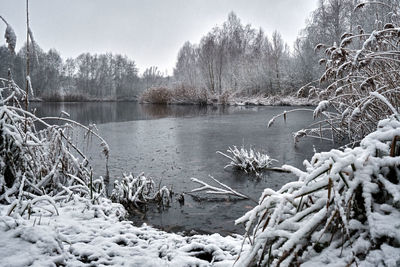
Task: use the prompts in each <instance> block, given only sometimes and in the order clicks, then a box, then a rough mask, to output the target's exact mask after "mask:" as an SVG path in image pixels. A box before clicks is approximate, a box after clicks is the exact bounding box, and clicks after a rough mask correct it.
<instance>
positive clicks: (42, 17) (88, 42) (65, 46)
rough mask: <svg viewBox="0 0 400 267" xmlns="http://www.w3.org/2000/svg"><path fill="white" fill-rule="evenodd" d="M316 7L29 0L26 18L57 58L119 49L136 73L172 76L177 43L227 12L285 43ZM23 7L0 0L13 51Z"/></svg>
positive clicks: (311, 0) (227, 0)
mask: <svg viewBox="0 0 400 267" xmlns="http://www.w3.org/2000/svg"><path fill="white" fill-rule="evenodd" d="M316 6H317V0H141V1H138V0H31V1H30V21H31V29H32V31H33V33H34V36H35V39H36V41H37V43H38V44H39V45H40V46H41V47H42V48H43V49H44V50H45V51H47V50H48V49H50V48H56V49H57V50H58V51H59V52H60V53H61V55H62V57H63V58H67V57H76V56H78V55H79V54H81V53H83V52H91V53H105V52H113V53H120V54H124V55H127V56H128V57H130V58H132V59H134V60H135V62H136V64H137V66H138V67H139V69H140V72H143V71H144V69H145V68H147V67H150V66H153V65H154V66H158V67H159V69H160V70H161V71H165V70H168V73H169V74H172V70H173V67H174V65H175V62H176V57H177V53H178V51H179V48H180V47H181V46H182V45H183V43H184V42H185V41H190V42H192V43H198V42H199V41H200V39H201V37H202V36H203V35H204V34H206V33H207V32H208V31H209V30H210V29H211V28H212V27H214V26H216V25H221V24H222V23H223V22H224V21H225V20H226V19H227V16H228V13H229V12H230V11H234V12H235V13H236V14H237V15H238V17H239V18H240V19H241V21H242V23H243V24H248V23H250V24H252V25H253V26H254V27H256V28H259V27H261V28H263V29H264V31H265V32H266V33H267V34H268V35H271V33H272V32H273V31H274V30H275V29H277V30H278V31H280V33H281V34H282V37H283V39H284V40H285V41H286V42H287V43H288V44H289V45H290V46H291V45H292V44H293V42H294V40H295V39H296V36H297V35H298V33H299V31H300V30H301V29H302V28H304V26H305V20H306V19H307V18H309V16H310V12H311V11H312V10H314V9H315V8H316ZM24 7H25V0H0V15H2V16H4V17H5V18H6V19H7V20H8V22H9V23H10V24H11V25H12V26H13V27H14V30H15V31H16V34H17V36H18V39H17V49H19V48H20V47H21V45H22V43H23V42H25V32H24V31H25V8H24ZM3 27H4V25H1V24H0V31H1V32H4V28H3ZM1 35H3V34H1ZM0 44H4V40H3V42H1V43H0Z"/></svg>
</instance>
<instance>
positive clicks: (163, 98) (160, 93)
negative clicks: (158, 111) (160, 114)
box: [139, 87, 172, 104]
mask: <svg viewBox="0 0 400 267" xmlns="http://www.w3.org/2000/svg"><path fill="white" fill-rule="evenodd" d="M171 99H172V91H171V90H170V89H168V88H167V87H150V88H148V89H146V90H145V91H144V92H143V93H142V94H141V95H140V99H139V101H140V102H141V103H152V104H168V103H170V102H171Z"/></svg>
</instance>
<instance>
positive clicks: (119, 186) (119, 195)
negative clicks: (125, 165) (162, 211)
mask: <svg viewBox="0 0 400 267" xmlns="http://www.w3.org/2000/svg"><path fill="white" fill-rule="evenodd" d="M154 187H155V185H154V181H153V179H151V178H147V177H145V176H144V174H143V173H141V174H139V175H138V176H137V177H135V176H133V175H132V174H129V175H125V174H124V177H122V178H121V179H117V180H115V182H114V189H113V191H112V193H111V199H112V200H114V201H117V202H119V203H122V204H126V205H129V204H134V205H135V206H136V207H139V205H143V204H147V203H149V202H156V203H158V204H159V205H161V206H164V207H167V206H169V205H170V200H171V191H170V190H169V189H168V188H167V187H166V186H163V187H162V188H160V189H159V190H158V191H156V192H155V189H154Z"/></svg>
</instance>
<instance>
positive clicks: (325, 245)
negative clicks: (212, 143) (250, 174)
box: [235, 116, 400, 266]
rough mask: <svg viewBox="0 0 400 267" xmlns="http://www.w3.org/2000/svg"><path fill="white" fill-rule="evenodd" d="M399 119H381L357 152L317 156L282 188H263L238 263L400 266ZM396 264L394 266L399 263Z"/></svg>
mask: <svg viewBox="0 0 400 267" xmlns="http://www.w3.org/2000/svg"><path fill="white" fill-rule="evenodd" d="M399 141H400V122H399V120H398V119H397V118H396V117H395V116H392V117H391V118H390V119H385V120H381V121H380V122H379V123H378V129H377V130H376V131H375V132H372V133H370V134H369V135H367V136H366V137H365V138H364V139H363V140H362V141H361V144H360V146H359V147H356V148H353V149H350V148H347V149H345V150H344V151H341V150H331V151H329V152H322V153H316V154H315V155H314V156H313V158H312V159H311V161H310V162H308V161H305V162H304V165H305V167H306V171H304V172H303V171H301V170H299V169H297V168H294V167H292V166H283V168H284V169H287V170H290V171H291V172H292V173H293V174H295V175H296V176H297V177H298V180H297V181H294V182H291V183H288V184H286V185H284V186H283V187H282V188H281V189H280V190H278V191H274V190H272V189H269V188H267V189H265V190H264V192H263V194H262V196H261V197H260V200H259V203H258V205H257V206H256V207H255V208H253V209H252V210H251V211H249V212H247V213H246V214H245V215H244V216H243V217H241V218H239V219H238V220H236V223H237V224H239V223H244V224H245V228H246V235H247V239H248V240H249V241H250V244H251V245H252V247H251V249H250V250H245V251H243V252H242V253H241V255H240V257H239V258H238V261H237V263H236V265H235V266H248V265H251V264H255V263H258V264H259V265H261V266H297V265H299V264H305V265H306V266H307V265H308V266H317V265H328V264H331V265H335V266H350V265H352V264H355V265H357V266H360V265H363V266H364V264H365V265H368V264H369V265H371V266H398V265H399V263H400V257H399V251H400V230H399V229H400V184H399V182H400V181H399V179H400V169H399V165H400V142H399ZM396 260H397V262H396Z"/></svg>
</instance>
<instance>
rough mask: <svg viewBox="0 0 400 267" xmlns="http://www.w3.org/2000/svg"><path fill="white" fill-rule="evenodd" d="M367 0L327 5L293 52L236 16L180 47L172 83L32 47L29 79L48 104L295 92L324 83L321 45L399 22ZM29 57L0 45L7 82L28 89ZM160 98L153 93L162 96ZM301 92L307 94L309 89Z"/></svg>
mask: <svg viewBox="0 0 400 267" xmlns="http://www.w3.org/2000/svg"><path fill="white" fill-rule="evenodd" d="M361 2H362V1H360V0H320V1H319V3H318V7H317V8H316V9H315V10H314V11H313V12H312V13H311V14H310V17H309V19H308V21H307V22H306V26H305V28H304V29H303V30H302V31H301V33H300V35H299V37H298V38H297V40H296V41H295V43H294V44H293V46H292V47H289V45H287V44H286V43H285V42H284V40H283V39H282V37H281V35H280V33H279V32H278V31H274V32H273V33H272V35H271V36H268V35H267V34H265V32H264V31H263V30H262V29H261V28H259V29H256V28H254V27H253V26H252V25H251V24H247V25H244V24H243V23H242V22H241V21H240V19H239V17H238V16H237V15H236V14H235V13H233V12H231V13H230V14H229V15H228V19H227V20H226V21H225V22H224V23H223V24H222V25H220V26H217V27H214V28H213V29H211V30H210V32H208V33H207V34H206V35H205V36H203V37H202V38H201V40H200V42H199V43H198V44H193V43H190V42H186V43H185V44H184V45H183V46H182V47H181V49H180V50H179V53H178V55H177V62H176V65H175V68H174V72H173V76H172V77H165V76H164V75H163V73H162V72H160V71H159V70H158V68H157V67H150V68H148V69H146V70H145V71H144V72H143V74H142V75H141V76H139V75H138V68H137V67H136V64H135V62H134V60H132V59H129V58H128V57H126V56H122V55H119V54H111V53H106V54H90V53H83V54H81V55H79V56H78V57H76V58H68V59H66V60H63V59H62V57H61V55H60V53H59V52H58V51H56V50H55V49H50V50H49V51H48V52H44V51H43V50H42V49H41V48H40V47H39V45H38V44H37V43H36V42H33V47H34V49H30V51H29V53H30V58H31V74H30V78H31V81H32V86H33V87H34V92H35V94H36V96H37V97H41V98H43V99H45V100H46V99H47V100H51V99H55V100H57V99H58V100H62V99H64V100H67V99H68V98H69V99H71V100H73V99H76V100H82V99H88V100H93V99H97V100H123V99H135V98H136V97H137V96H138V95H140V94H141V93H142V92H143V91H144V90H145V89H148V88H154V87H164V88H167V89H173V90H171V91H173V95H174V96H175V97H177V98H179V95H180V94H181V95H186V96H188V98H194V97H195V98H201V99H203V98H204V96H205V97H207V98H208V97H210V96H217V97H218V96H222V95H239V96H251V95H263V96H267V95H276V94H280V95H282V94H290V93H294V92H296V91H297V90H298V89H299V88H300V87H302V86H303V85H305V84H310V83H313V82H315V81H318V80H319V78H320V77H321V75H322V74H323V72H324V71H325V67H324V65H323V64H322V65H321V64H319V63H321V62H320V59H321V58H323V57H324V56H325V51H324V50H323V49H320V50H315V47H322V45H321V43H322V44H327V45H332V44H337V45H339V44H340V42H341V41H342V39H343V36H345V35H346V34H349V33H354V34H361V35H362V34H363V33H364V32H371V31H372V30H373V29H375V28H376V27H377V25H376V24H377V23H382V21H385V20H388V17H387V16H388V15H387V14H391V15H392V16H396V15H397V14H394V13H393V12H392V13H390V12H391V11H392V10H396V9H397V8H398V7H399V6H400V2H399V1H396V0H383V1H380V2H381V3H382V4H380V5H365V6H364V7H363V11H362V12H359V11H357V10H356V9H355V7H356V6H358V5H359V4H360V3H361ZM378 26H379V25H378ZM382 27H383V26H382ZM360 42H361V41H360ZM353 45H355V46H356V45H357V44H353ZM358 45H359V44H358ZM25 59H26V47H25V46H24V47H22V48H21V49H20V51H19V52H18V53H16V54H11V53H10V52H9V51H8V49H7V48H6V47H5V46H2V47H0V62H6V63H7V64H1V66H0V76H1V77H7V75H8V68H10V69H11V73H12V75H13V78H14V80H16V82H17V83H18V84H21V85H22V84H24V82H25V77H26V73H25V72H26V70H25V68H24V62H25ZM315 84H316V85H317V86H323V84H322V85H321V84H318V83H317V82H316V83H315ZM159 92H160V91H159V90H158V91H154V93H155V94H156V95H159ZM166 93H168V92H166ZM302 93H303V95H304V96H306V95H307V94H308V90H303V91H302ZM166 95H169V93H168V94H166Z"/></svg>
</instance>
